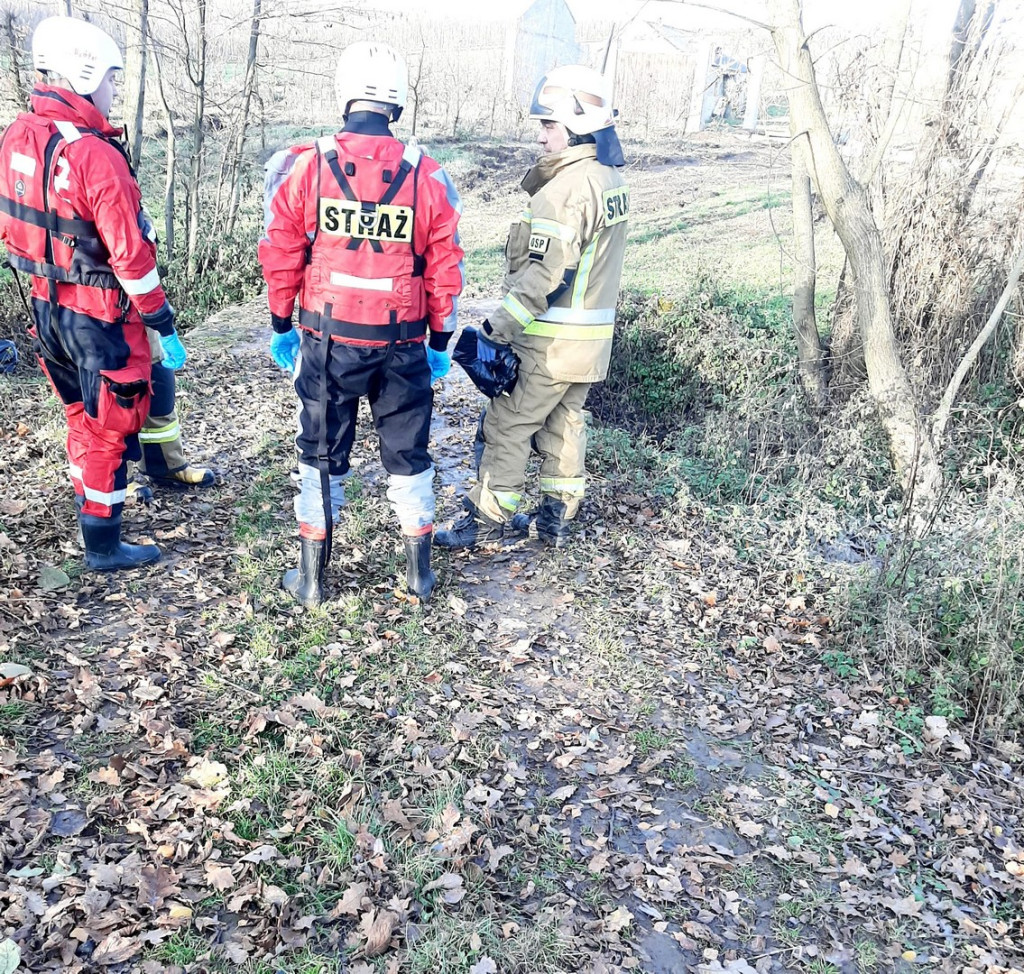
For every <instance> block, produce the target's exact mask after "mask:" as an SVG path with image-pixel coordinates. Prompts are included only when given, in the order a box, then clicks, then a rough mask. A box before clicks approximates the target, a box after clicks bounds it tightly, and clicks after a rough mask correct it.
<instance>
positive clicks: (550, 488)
mask: <svg viewBox="0 0 1024 974" xmlns="http://www.w3.org/2000/svg"><path fill="white" fill-rule="evenodd" d="M586 488H587V482H586V479H585V478H583V477H541V478H540V490H541V493H542V494H572V496H573V497H582V496H583V495H584V493H586Z"/></svg>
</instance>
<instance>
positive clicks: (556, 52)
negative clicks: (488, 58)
mask: <svg viewBox="0 0 1024 974" xmlns="http://www.w3.org/2000/svg"><path fill="white" fill-rule="evenodd" d="M508 16H509V25H508V28H507V30H506V32H505V58H504V61H505V90H506V92H508V93H509V95H510V96H511V97H512V99H513V100H514V101H515V102H517V103H518V105H519V107H520V108H523V109H525V108H528V107H529V105H530V99H531V98H532V97H533V91H534V88H535V87H536V86H537V82H538V81H539V80H540V78H541V75H543V74H544V72H545V71H548V70H550V69H551V68H553V67H555V66H556V65H559V64H576V63H577V62H578V61H579V60H580V55H581V53H582V52H581V50H580V46H579V45H578V44H577V43H576V19H575V18H574V17H573V15H572V11H571V10H570V9H569V5H568V3H566V0H526V2H524V0H519V2H513V3H510V4H509V5H508Z"/></svg>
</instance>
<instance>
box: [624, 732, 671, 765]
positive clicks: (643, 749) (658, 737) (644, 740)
mask: <svg viewBox="0 0 1024 974" xmlns="http://www.w3.org/2000/svg"><path fill="white" fill-rule="evenodd" d="M672 743H673V741H672V738H671V737H666V736H665V735H664V734H662V733H661V732H660V731H656V730H650V729H649V730H641V731H635V732H634V733H633V744H634V746H635V747H636V753H637V754H638V755H639V756H640V757H641V758H646V757H649V756H650V755H651V754H653V753H654V752H655V751H663V750H665V749H666V748H670V747H672Z"/></svg>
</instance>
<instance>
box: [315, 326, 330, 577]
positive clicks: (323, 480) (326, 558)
mask: <svg viewBox="0 0 1024 974" xmlns="http://www.w3.org/2000/svg"><path fill="white" fill-rule="evenodd" d="M330 328H331V319H330V318H327V325H326V327H322V328H321V331H320V347H319V349H318V353H319V356H320V361H319V366H320V403H319V405H320V429H319V430H318V433H319V436H318V438H317V455H316V465H317V466H318V467H319V468H320V503H321V504H322V505H323V509H324V546H323V549H322V550H321V553H320V566H319V567H320V570H319V572H318V573H317V574H318V575H319V576H320V577H321V578H323V576H324V571H325V569H326V568H327V565H328V563H329V562H330V560H331V548H332V546H333V542H334V512H333V511H332V510H331V457H330V453H329V452H328V448H327V407H328V405H329V403H330V397H329V395H328V393H327V363H328V361H329V359H330V357H331V331H330Z"/></svg>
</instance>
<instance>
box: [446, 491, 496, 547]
mask: <svg viewBox="0 0 1024 974" xmlns="http://www.w3.org/2000/svg"><path fill="white" fill-rule="evenodd" d="M462 504H463V506H464V507H465V508H466V513H465V514H463V516H462V518H461V519H460V520H458V521H456V522H455V523H454V524H453V525H452V526H451V530H449V531H438V532H437V534H435V535H434V543H435V544H436V545H438V546H439V547H441V548H475V547H476V546H477V545H481V544H489V543H493V542H496V541H501V539H502V538H503V537H504V536H505V524H504V522H502V521H495V520H493V519H492V518H489V517H488V516H487V515H486V514H484V512H483V511H481V510H478V509H477V506H476V505H475V504H474V503H473V502H472V501H471V500H470V499H469V498H468V497H466V498H463V501H462Z"/></svg>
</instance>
